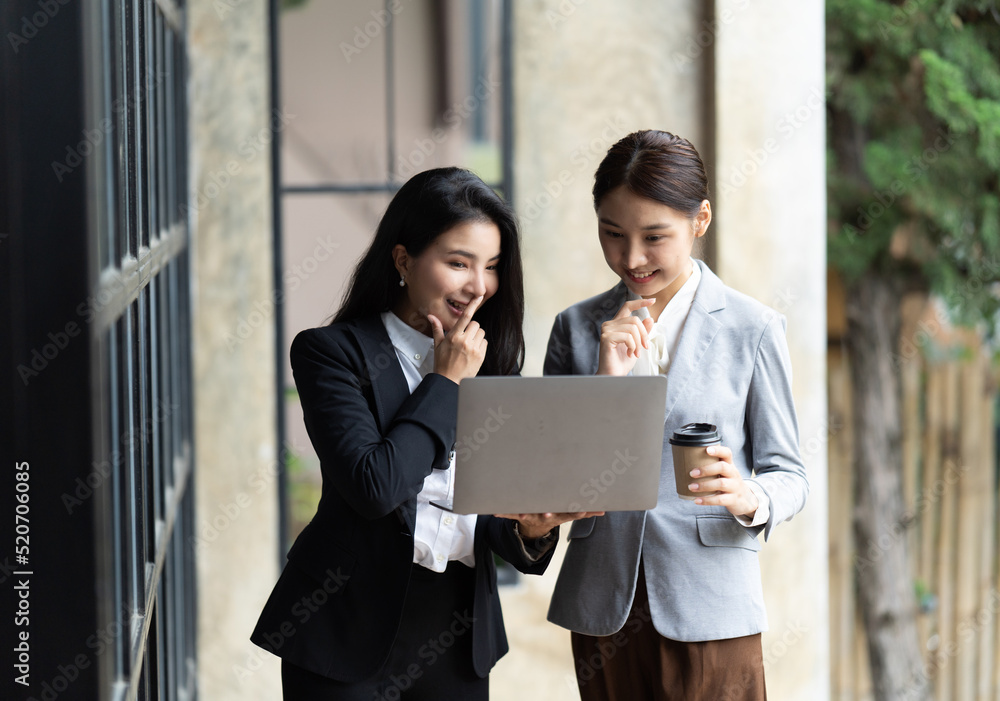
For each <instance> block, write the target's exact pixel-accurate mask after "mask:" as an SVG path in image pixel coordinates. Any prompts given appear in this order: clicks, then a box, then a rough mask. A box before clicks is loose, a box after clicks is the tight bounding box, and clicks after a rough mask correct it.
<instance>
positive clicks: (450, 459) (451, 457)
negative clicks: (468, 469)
mask: <svg viewBox="0 0 1000 701" xmlns="http://www.w3.org/2000/svg"><path fill="white" fill-rule="evenodd" d="M448 462H455V451H454V450H453V451H451V452H450V453H448Z"/></svg>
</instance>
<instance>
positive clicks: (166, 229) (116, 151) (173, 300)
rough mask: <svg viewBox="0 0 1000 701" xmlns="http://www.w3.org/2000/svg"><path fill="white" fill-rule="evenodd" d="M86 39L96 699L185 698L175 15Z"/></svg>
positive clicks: (108, 10)
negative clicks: (94, 147) (94, 387)
mask: <svg viewBox="0 0 1000 701" xmlns="http://www.w3.org/2000/svg"><path fill="white" fill-rule="evenodd" d="M95 12H98V13H100V16H99V18H98V19H97V21H95V22H94V23H93V27H95V28H96V29H94V30H92V32H91V40H92V50H93V54H92V55H93V56H94V57H95V60H94V61H93V64H92V65H94V66H97V67H99V70H100V72H101V73H102V75H101V76H98V79H97V80H95V84H97V85H99V86H100V90H99V99H97V100H95V103H96V110H94V111H93V113H92V115H91V118H92V121H93V123H94V124H95V125H96V126H97V127H98V128H103V127H102V125H103V124H104V122H103V120H105V119H107V120H110V121H109V122H108V124H109V127H108V138H107V145H106V147H105V148H104V150H103V152H102V153H103V166H102V168H101V169H100V174H99V177H100V178H102V180H103V190H102V192H103V193H105V196H104V197H103V198H101V199H100V200H99V201H100V202H102V203H105V206H104V209H105V210H107V211H106V212H103V213H99V214H98V216H97V217H96V219H95V220H96V221H102V222H105V223H106V226H104V227H95V229H99V230H95V231H94V232H93V234H92V236H93V237H94V239H95V241H96V244H97V245H96V250H97V257H96V262H97V264H98V265H99V267H100V273H99V275H98V276H97V278H98V284H97V289H96V290H95V294H94V295H93V296H94V298H95V299H97V300H102V303H101V304H100V306H99V309H98V313H97V317H96V321H95V325H96V326H97V329H98V331H99V334H100V335H99V336H98V337H99V338H101V342H100V343H98V344H96V348H97V354H98V356H99V357H98V370H97V377H96V380H97V384H98V385H99V386H100V394H101V396H102V397H104V398H105V400H106V401H103V402H101V409H100V410H101V412H102V413H103V416H102V417H101V418H100V422H99V423H100V425H101V426H103V427H104V428H103V435H102V436H100V441H99V442H98V444H97V445H98V447H97V451H98V454H97V455H95V460H96V461H97V462H100V461H106V462H107V463H108V464H110V465H111V466H112V472H111V476H110V479H109V484H108V498H107V499H105V500H104V501H103V502H102V503H103V505H104V508H102V509H101V510H100V512H99V513H97V514H96V518H97V519H98V520H99V521H100V523H99V524H98V532H105V533H107V534H108V535H109V537H108V539H107V543H98V544H96V547H97V548H98V550H100V549H102V548H103V549H104V550H105V552H104V553H103V554H100V555H99V557H98V561H99V562H100V563H102V566H103V569H104V572H102V575H103V576H104V577H106V578H107V581H108V585H107V586H106V587H105V588H104V590H105V591H107V597H108V599H109V601H106V602H104V605H103V606H101V607H100V610H101V611H102V619H101V623H102V626H103V628H104V629H105V630H109V631H115V632H117V635H115V636H114V641H113V644H112V651H113V655H109V656H108V658H109V662H108V663H107V664H106V665H105V667H104V669H103V672H102V682H101V687H102V689H101V698H102V699H109V700H113V701H117V700H118V699H125V698H128V699H191V698H194V694H195V688H196V686H195V674H196V665H195V659H196V656H195V630H196V619H195V615H196V610H195V604H196V597H195V591H196V589H195V586H196V582H195V571H194V567H195V562H194V554H193V548H192V545H191V543H192V542H193V539H192V538H191V537H190V535H191V533H192V531H193V520H194V513H193V508H194V506H193V484H192V482H193V477H192V458H193V426H192V423H191V400H192V397H191V359H190V340H191V337H190V323H191V315H190V298H189V294H188V285H189V265H188V256H189V251H188V247H187V225H186V220H185V216H184V208H183V205H184V204H185V191H186V186H185V183H186V179H187V162H186V151H187V134H186V119H187V109H186V104H185V91H186V80H187V76H186V65H185V61H184V56H185V54H186V51H185V48H184V46H185V40H184V25H183V23H184V14H183V6H182V4H181V3H179V2H176V1H175V0H155V1H154V0H138V1H134V0H118V1H117V2H114V3H103V4H101V6H100V8H99V9H96V10H95Z"/></svg>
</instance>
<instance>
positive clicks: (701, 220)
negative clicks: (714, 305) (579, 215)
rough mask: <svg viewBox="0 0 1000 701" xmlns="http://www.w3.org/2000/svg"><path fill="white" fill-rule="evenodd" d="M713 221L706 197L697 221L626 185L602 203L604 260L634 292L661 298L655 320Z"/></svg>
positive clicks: (599, 213) (599, 217)
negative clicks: (693, 250) (695, 241)
mask: <svg viewBox="0 0 1000 701" xmlns="http://www.w3.org/2000/svg"><path fill="white" fill-rule="evenodd" d="M711 219H712V216H711V209H710V207H709V204H708V201H707V200H706V201H705V202H703V203H702V207H701V210H700V211H699V212H698V214H697V215H696V216H695V218H694V220H693V221H692V219H691V218H690V217H688V216H686V215H684V214H682V213H681V212H678V211H677V210H676V209H673V208H671V207H668V206H667V205H665V204H661V203H659V202H656V201H654V200H650V199H647V198H645V197H640V196H639V195H636V194H634V193H633V192H631V191H630V190H628V189H627V188H626V187H624V186H620V187H617V188H615V189H614V190H612V191H611V192H609V193H608V194H607V195H605V196H604V198H603V199H602V200H601V203H600V205H598V207H597V221H598V230H599V235H600V240H601V249H602V250H603V251H604V260H606V261H607V263H608V266H609V267H610V268H611V269H612V270H614V271H615V273H616V274H617V275H618V277H620V278H621V279H622V281H623V282H624V283H625V286H626V287H628V289H629V290H630V291H631V292H633V293H635V294H637V295H639V296H640V297H644V298H647V299H649V298H654V299H656V300H657V303H656V304H654V305H653V307H652V308H651V311H650V313H651V314H652V315H653V317H654V318H656V317H657V316H658V315H659V312H660V311H662V309H663V307H664V306H666V303H667V301H669V299H670V297H672V296H673V294H674V293H675V292H676V291H677V289H678V288H679V287H680V286H681V285H682V284H683V283H684V281H685V280H686V279H687V273H688V272H689V271H690V268H689V264H688V261H689V259H690V258H691V250H692V248H693V247H694V240H695V239H696V238H698V237H700V236H703V235H704V234H705V230H706V229H707V228H708V223H709V222H710V221H711ZM654 311H655V313H654Z"/></svg>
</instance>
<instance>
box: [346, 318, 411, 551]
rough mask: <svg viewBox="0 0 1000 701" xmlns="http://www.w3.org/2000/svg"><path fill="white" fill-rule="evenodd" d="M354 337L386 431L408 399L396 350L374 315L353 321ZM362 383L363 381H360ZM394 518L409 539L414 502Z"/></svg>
mask: <svg viewBox="0 0 1000 701" xmlns="http://www.w3.org/2000/svg"><path fill="white" fill-rule="evenodd" d="M354 335H355V337H356V338H357V339H358V344H359V345H360V346H361V354H362V356H363V357H364V362H365V368H366V369H367V370H368V378H370V380H371V385H372V395H373V396H374V397H375V409H376V411H377V412H378V414H377V416H376V417H375V418H376V420H377V421H378V424H379V430H380V431H382V432H383V433H384V432H385V431H387V430H388V428H389V424H390V423H391V422H392V419H393V417H394V416H395V415H396V413H397V412H398V411H399V407H401V406H402V405H403V402H404V401H406V398H407V397H409V396H410V387H409V385H408V384H407V383H406V376H405V375H403V369H402V368H401V367H400V366H399V357H398V356H397V355H396V348H395V347H394V346H393V345H392V341H390V340H389V334H388V333H387V332H386V330H385V326H384V325H383V324H382V319H381V317H379V316H378V315H377V314H376V315H374V316H370V317H366V318H364V319H359V320H357V321H355V322H354ZM362 382H364V378H362ZM396 517H397V518H398V519H399V522H400V525H401V526H402V528H403V531H402V532H403V533H404V534H406V535H407V536H411V535H412V534H413V532H414V529H415V527H416V522H417V500H416V498H413V499H410V500H408V501H406V502H404V503H402V504H400V505H399V506H398V507H397V508H396Z"/></svg>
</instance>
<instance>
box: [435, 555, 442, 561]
mask: <svg viewBox="0 0 1000 701" xmlns="http://www.w3.org/2000/svg"><path fill="white" fill-rule="evenodd" d="M434 559H435V560H437V561H438V562H444V555H438V556H437V557H436V558H434Z"/></svg>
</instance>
